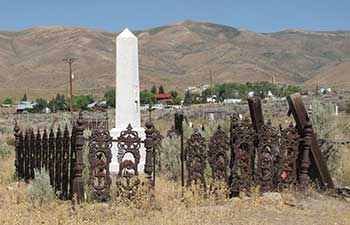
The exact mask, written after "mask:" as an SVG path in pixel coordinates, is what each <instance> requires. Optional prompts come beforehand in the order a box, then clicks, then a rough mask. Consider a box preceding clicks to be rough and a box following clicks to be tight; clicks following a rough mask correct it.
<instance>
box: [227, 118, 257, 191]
mask: <svg viewBox="0 0 350 225" xmlns="http://www.w3.org/2000/svg"><path fill="white" fill-rule="evenodd" d="M234 132H235V134H236V138H235V142H234V153H235V159H234V163H233V167H232V182H231V191H232V193H234V194H237V193H239V192H240V191H245V192H248V191H250V187H251V185H252V183H253V179H252V178H253V167H252V165H253V163H254V161H253V153H254V140H255V130H254V129H253V126H252V124H251V123H250V122H249V121H248V120H245V121H244V122H243V123H240V124H239V125H238V126H237V127H236V128H235V129H234Z"/></svg>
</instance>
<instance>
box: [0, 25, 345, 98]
mask: <svg viewBox="0 0 350 225" xmlns="http://www.w3.org/2000/svg"><path fill="white" fill-rule="evenodd" d="M134 33H135V34H136V35H137V36H138V38H139V54H140V76H141V86H142V87H143V88H149V87H150V86H152V85H159V84H162V85H164V86H166V87H168V88H177V89H182V88H185V87H187V86H193V85H201V84H208V83H209V82H210V75H209V74H210V71H211V73H212V75H213V82H214V83H222V82H246V81H258V80H268V81H270V80H271V79H272V76H274V77H275V79H276V81H277V82H279V83H294V84H303V83H304V82H305V81H308V80H309V81H308V82H309V83H312V84H314V83H315V82H316V83H317V79H321V78H322V79H325V78H324V77H329V78H327V79H328V80H330V81H333V82H334V83H335V84H337V82H338V83H339V82H341V81H343V79H346V80H347V81H348V82H350V76H347V75H343V74H344V73H345V72H346V71H347V70H342V69H338V68H339V64H340V63H341V64H343V63H347V61H348V62H349V59H350V31H335V32H315V31H303V30H286V31H281V32H276V33H256V32H253V31H248V30H239V29H236V28H233V27H228V26H223V25H218V24H211V23H205V22H193V21H184V22H180V23H177V24H173V25H169V26H163V27H157V28H153V29H148V30H142V31H134ZM117 35H118V33H113V32H107V31H103V30H92V29H85V28H76V27H57V26H56V27H35V28H31V29H27V30H22V31H0V78H1V81H2V82H1V83H0V94H1V95H5V94H6V95H16V94H23V92H24V91H26V90H27V91H29V92H33V93H34V92H35V93H37V94H38V95H40V93H45V94H46V93H47V94H52V93H56V92H64V93H65V91H66V89H67V88H68V79H69V76H68V66H67V64H66V63H65V62H63V61H62V59H63V58H65V57H67V56H72V57H77V58H79V60H78V61H77V62H76V63H75V64H74V65H73V69H74V74H75V81H74V87H75V90H76V91H80V92H84V93H86V92H89V93H93V94H95V93H102V92H103V91H104V90H106V89H108V88H110V87H112V86H114V85H115V37H116V36H117ZM335 71H338V72H335ZM310 80H311V81H310ZM337 80H338V81H337ZM327 82H328V81H327Z"/></svg>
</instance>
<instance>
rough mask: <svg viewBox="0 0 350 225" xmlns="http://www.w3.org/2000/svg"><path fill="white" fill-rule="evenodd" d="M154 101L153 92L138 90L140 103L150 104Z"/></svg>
mask: <svg viewBox="0 0 350 225" xmlns="http://www.w3.org/2000/svg"><path fill="white" fill-rule="evenodd" d="M155 101H156V98H155V96H154V94H153V93H152V92H151V91H147V90H144V91H141V92H140V103H141V104H151V103H154V102H155Z"/></svg>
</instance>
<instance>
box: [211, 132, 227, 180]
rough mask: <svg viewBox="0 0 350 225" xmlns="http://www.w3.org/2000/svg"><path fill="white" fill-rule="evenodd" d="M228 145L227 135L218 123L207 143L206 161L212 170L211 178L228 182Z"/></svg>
mask: <svg viewBox="0 0 350 225" xmlns="http://www.w3.org/2000/svg"><path fill="white" fill-rule="evenodd" d="M229 146H230V140H229V137H228V136H227V135H226V133H225V131H224V130H223V129H222V128H221V126H220V125H219V126H218V128H217V130H216V132H215V133H214V135H213V136H212V137H211V138H210V141H209V144H208V162H209V165H210V167H211V170H212V178H213V179H214V180H224V181H225V182H226V183H227V184H228V183H229V177H228V168H229V163H230V161H229V158H228V152H229V148H230V147H229Z"/></svg>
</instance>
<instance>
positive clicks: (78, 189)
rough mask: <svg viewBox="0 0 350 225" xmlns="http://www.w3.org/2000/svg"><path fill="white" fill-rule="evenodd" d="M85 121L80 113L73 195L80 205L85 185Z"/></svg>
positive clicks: (76, 138) (76, 140)
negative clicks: (83, 177)
mask: <svg viewBox="0 0 350 225" xmlns="http://www.w3.org/2000/svg"><path fill="white" fill-rule="evenodd" d="M83 134H84V120H83V114H82V112H80V113H79V118H78V120H77V127H76V137H75V151H76V159H75V165H74V180H73V185H72V186H73V187H72V194H73V196H74V194H76V196H77V202H78V204H79V203H81V202H82V201H84V184H83V179H82V176H83V166H84V163H83V145H84V136H83Z"/></svg>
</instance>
